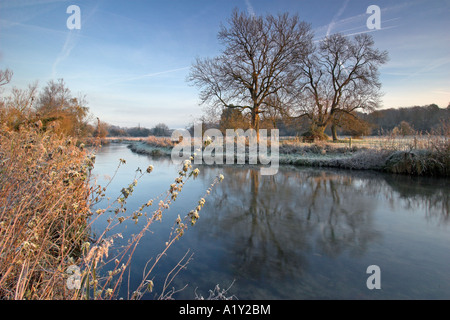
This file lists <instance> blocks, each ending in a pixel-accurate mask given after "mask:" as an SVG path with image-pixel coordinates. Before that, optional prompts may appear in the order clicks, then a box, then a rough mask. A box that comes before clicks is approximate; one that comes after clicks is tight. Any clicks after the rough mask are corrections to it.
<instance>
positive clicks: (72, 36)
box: [0, 0, 450, 128]
mask: <svg viewBox="0 0 450 320" xmlns="http://www.w3.org/2000/svg"><path fill="white" fill-rule="evenodd" d="M70 5H77V6H79V7H80V10H81V29H80V30H69V29H68V28H67V26H66V21H67V19H68V18H69V16H70V14H68V13H66V10H67V7H69V6H70ZM370 5H378V6H379V7H380V9H381V29H380V30H369V29H368V28H367V26H366V21H367V19H368V18H369V16H370V14H367V13H366V10H367V7H368V6H370ZM234 8H238V9H240V10H242V11H244V10H245V11H247V12H249V13H251V14H253V13H254V14H257V15H263V14H266V13H273V14H276V13H278V12H289V13H298V14H299V16H300V19H301V20H304V21H306V22H309V23H311V26H312V29H313V30H314V32H315V39H321V38H323V37H324V36H326V35H327V34H330V33H335V32H341V33H344V34H348V35H350V34H357V33H362V32H370V34H371V35H373V37H374V40H375V45H376V47H377V48H379V49H381V50H387V51H388V52H389V56H390V60H389V62H388V63H387V64H386V65H384V66H383V67H382V68H381V69H380V72H381V77H380V78H381V81H382V84H383V87H382V91H383V92H384V93H385V94H384V96H383V107H384V108H388V107H407V106H413V105H426V104H431V103H436V104H438V105H439V106H440V107H447V105H448V104H449V102H450V77H449V75H450V32H449V30H450V18H449V17H450V0H432V1H430V0H428V1H426V0H411V1H404V0H397V1H392V0H390V1H387V0H385V1H365V0H333V1H331V0H315V1H310V0H277V1H275V0H228V1H226V0H221V1H217V0H208V1H207V0H184V1H181V0H166V1H162V0H160V1H153V0H147V1H141V0H140V1H137V0H133V1H111V0H102V1H95V0H89V1H77V0H69V1H66V0H0V68H1V69H4V68H10V69H12V70H13V71H14V77H13V81H12V82H11V84H10V85H8V87H7V88H6V92H4V94H7V93H8V90H9V89H10V88H11V87H12V86H17V87H19V88H25V87H26V86H27V85H28V84H29V83H31V82H33V81H35V80H38V81H39V86H40V88H42V87H44V86H45V84H46V83H47V81H49V80H51V79H55V80H56V79H58V78H63V79H64V80H65V82H66V83H67V85H68V87H69V88H70V89H71V91H72V92H73V93H74V94H77V93H78V92H81V93H83V94H86V96H87V100H88V103H89V104H88V106H89V107H90V109H91V112H92V113H93V114H94V115H95V116H98V117H100V119H102V120H103V121H106V122H109V123H111V124H115V125H120V126H127V127H131V126H137V125H138V124H140V125H141V126H146V127H152V126H154V125H156V124H157V123H159V122H164V123H166V124H168V125H169V126H170V127H172V128H180V127H185V126H186V125H188V124H189V123H191V122H192V121H194V120H195V119H197V118H199V117H200V116H201V115H202V114H203V107H202V106H199V99H198V89H197V88H195V87H192V86H190V85H189V84H188V83H187V82H186V77H187V75H188V73H189V67H190V66H191V64H192V63H193V62H194V60H195V58H196V57H206V56H214V55H217V54H218V53H219V52H220V50H221V47H220V45H219V43H218V41H217V32H218V30H219V26H220V23H225V22H226V20H227V19H228V18H229V16H230V15H231V12H232V10H233V9H234Z"/></svg>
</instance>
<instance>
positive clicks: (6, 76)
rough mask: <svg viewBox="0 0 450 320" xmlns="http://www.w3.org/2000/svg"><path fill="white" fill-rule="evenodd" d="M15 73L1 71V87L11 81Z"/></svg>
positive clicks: (7, 70)
mask: <svg viewBox="0 0 450 320" xmlns="http://www.w3.org/2000/svg"><path fill="white" fill-rule="evenodd" d="M12 76H13V72H12V71H11V70H10V69H5V70H0V87H1V86H4V85H5V84H8V83H9V82H10V81H11V78H12Z"/></svg>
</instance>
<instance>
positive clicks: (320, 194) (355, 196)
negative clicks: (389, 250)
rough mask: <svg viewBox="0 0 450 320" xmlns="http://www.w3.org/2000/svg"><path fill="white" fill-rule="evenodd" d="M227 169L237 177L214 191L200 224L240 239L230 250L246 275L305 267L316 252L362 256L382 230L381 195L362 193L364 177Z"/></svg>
mask: <svg viewBox="0 0 450 320" xmlns="http://www.w3.org/2000/svg"><path fill="white" fill-rule="evenodd" d="M223 171H224V173H225V176H226V177H231V178H229V179H225V180H224V181H223V183H222V184H221V186H220V188H217V189H215V190H214V192H213V194H212V195H211V199H210V200H209V202H208V207H207V209H208V210H209V211H210V214H208V215H204V217H202V219H205V220H206V221H205V222H204V223H202V224H201V227H202V228H205V229H206V228H208V229H210V228H214V232H215V235H216V237H218V238H231V239H234V240H233V241H232V242H231V243H230V250H231V252H232V253H231V255H229V257H230V258H232V259H235V261H234V264H235V265H236V266H238V268H237V269H236V272H237V273H238V274H240V275H245V276H251V277H255V276H256V277H257V276H260V275H261V274H266V276H269V277H276V278H278V277H280V276H282V275H283V276H288V275H292V274H294V273H295V274H298V273H302V272H303V270H304V269H305V268H307V266H308V262H307V260H308V259H307V258H306V256H307V255H309V254H311V253H312V254H317V255H327V256H330V257H336V256H338V255H340V254H341V253H343V252H344V251H348V252H349V254H350V255H352V256H359V255H361V254H363V253H364V252H365V250H366V248H367V246H368V244H369V243H370V242H371V241H373V240H375V239H377V238H379V237H380V233H379V232H378V231H376V230H375V229H374V227H373V223H372V221H373V218H372V215H373V209H374V208H375V207H376V199H374V198H370V197H364V194H365V193H366V192H367V190H366V188H365V186H364V184H365V183H364V181H362V180H360V179H355V178H354V177H352V176H346V175H339V174H335V173H333V172H326V171H316V170H302V171H298V170H294V171H293V170H292V168H289V170H286V169H285V170H280V171H279V173H278V174H277V175H275V176H260V175H259V172H258V171H257V170H253V169H241V170H238V171H237V170H233V169H232V168H223ZM206 172H208V170H206ZM205 179H206V180H208V179H210V177H208V176H206V178H205ZM350 199H351V200H350ZM203 232H206V231H205V230H200V231H199V234H200V235H201V234H202V233H203ZM267 271H270V272H267Z"/></svg>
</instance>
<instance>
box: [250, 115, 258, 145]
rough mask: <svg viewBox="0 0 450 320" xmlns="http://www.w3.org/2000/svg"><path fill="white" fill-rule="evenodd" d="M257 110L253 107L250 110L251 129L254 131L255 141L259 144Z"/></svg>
mask: <svg viewBox="0 0 450 320" xmlns="http://www.w3.org/2000/svg"><path fill="white" fill-rule="evenodd" d="M258 111H259V108H258V107H254V108H253V109H252V123H251V126H252V129H254V130H255V131H256V141H257V142H258V144H259V113H258Z"/></svg>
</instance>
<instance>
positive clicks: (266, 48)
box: [188, 10, 312, 140]
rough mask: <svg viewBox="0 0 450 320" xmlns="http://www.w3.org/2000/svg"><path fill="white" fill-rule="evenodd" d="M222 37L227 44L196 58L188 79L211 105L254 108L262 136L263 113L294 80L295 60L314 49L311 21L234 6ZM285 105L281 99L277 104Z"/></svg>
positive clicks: (254, 125) (255, 124) (254, 122)
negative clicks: (215, 52)
mask: <svg viewBox="0 0 450 320" xmlns="http://www.w3.org/2000/svg"><path fill="white" fill-rule="evenodd" d="M218 39H219V40H220V42H221V44H222V45H223V46H224V49H223V52H222V54H220V55H219V56H217V57H214V58H203V59H201V58H198V59H197V60H196V62H195V63H194V64H193V66H192V68H191V71H190V75H189V77H188V80H189V81H190V82H192V83H193V84H194V85H196V86H197V87H199V88H201V92H200V100H201V102H202V104H207V107H208V108H210V109H213V110H214V109H215V110H218V111H221V109H223V108H238V109H240V110H241V111H242V112H244V113H250V118H251V128H253V129H255V130H256V132H257V134H258V136H257V138H258V140H259V122H260V114H261V113H263V112H265V111H266V110H267V109H268V108H271V107H273V106H274V105H273V104H271V103H269V102H268V101H273V99H269V98H270V97H272V96H276V97H277V99H280V98H279V97H282V96H284V95H283V94H281V91H287V90H288V89H289V88H291V86H292V85H293V84H294V82H295V80H296V78H297V73H298V70H297V69H296V68H295V65H296V64H297V63H298V62H299V61H301V60H302V59H304V58H305V56H306V55H307V54H308V50H309V49H310V48H311V41H312V32H311V28H310V26H309V25H308V24H307V23H305V22H302V21H300V20H299V17H298V16H297V15H294V16H290V15H289V14H287V13H285V14H280V15H277V16H273V15H270V14H269V15H266V16H265V17H262V16H259V17H256V16H252V15H248V14H246V13H239V12H238V11H237V10H235V11H233V14H232V16H231V19H230V20H229V25H228V26H223V25H222V26H221V29H220V32H219V34H218ZM276 105H277V106H280V105H282V104H281V103H278V104H276Z"/></svg>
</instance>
